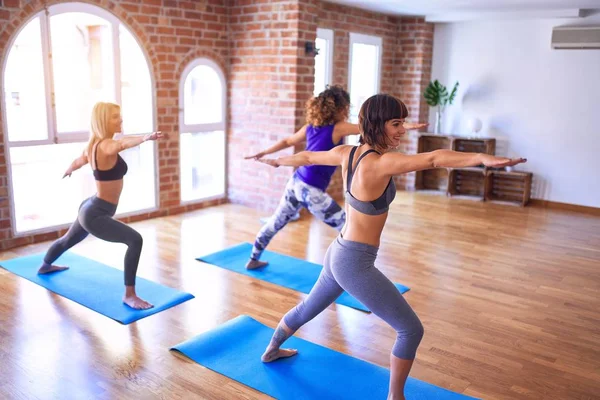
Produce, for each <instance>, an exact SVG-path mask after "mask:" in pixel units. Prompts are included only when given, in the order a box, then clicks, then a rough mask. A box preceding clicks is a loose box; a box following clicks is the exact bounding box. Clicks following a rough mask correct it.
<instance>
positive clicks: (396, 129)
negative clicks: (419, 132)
mask: <svg viewBox="0 0 600 400" xmlns="http://www.w3.org/2000/svg"><path fill="white" fill-rule="evenodd" d="M405 133H406V129H404V118H394V119H391V120H389V121H386V122H385V136H386V139H387V143H388V146H389V148H390V149H395V148H397V147H398V146H400V140H401V139H402V136H403V135H404V134H405Z"/></svg>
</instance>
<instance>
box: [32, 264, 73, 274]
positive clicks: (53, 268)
mask: <svg viewBox="0 0 600 400" xmlns="http://www.w3.org/2000/svg"><path fill="white" fill-rule="evenodd" d="M66 269H69V267H61V266H58V265H50V264H43V265H42V266H41V267H40V269H38V272H37V273H38V275H43V274H49V273H50V272H58V271H64V270H66Z"/></svg>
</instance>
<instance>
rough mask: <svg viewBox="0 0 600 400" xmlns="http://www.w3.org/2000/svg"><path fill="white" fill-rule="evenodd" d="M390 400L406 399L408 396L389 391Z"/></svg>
mask: <svg viewBox="0 0 600 400" xmlns="http://www.w3.org/2000/svg"><path fill="white" fill-rule="evenodd" d="M388 400H406V397H404V395H403V394H398V395H396V394H393V393H388Z"/></svg>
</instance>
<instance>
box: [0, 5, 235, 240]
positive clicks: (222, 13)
mask: <svg viewBox="0 0 600 400" xmlns="http://www.w3.org/2000/svg"><path fill="white" fill-rule="evenodd" d="M79 1H81V0H79ZM84 1H85V2H87V3H90V4H94V5H97V6H99V7H102V8H104V9H105V10H108V11H110V12H112V13H113V14H114V15H116V16H117V17H118V18H119V19H120V20H121V21H122V22H123V23H124V24H125V25H127V26H128V28H130V29H131V31H132V32H133V34H134V35H135V36H136V37H137V39H138V40H139V41H140V42H141V43H142V46H143V47H144V50H145V51H146V54H147V55H148V58H149V60H150V64H151V65H150V68H151V73H152V75H153V77H154V81H155V82H156V87H155V88H153V89H154V93H155V95H156V104H157V109H156V112H157V121H158V126H157V129H159V130H161V131H163V132H169V133H171V135H170V139H169V140H168V141H163V142H160V143H159V144H158V174H159V178H158V179H159V185H160V187H159V189H160V190H159V209H158V211H155V212H152V213H149V214H148V213H145V214H140V215H136V216H132V217H128V218H125V219H124V220H125V221H126V222H129V221H135V220H140V219H146V218H151V217H157V216H163V215H168V214H173V213H178V212H182V211H188V210H192V209H195V208H200V207H205V206H210V205H213V204H217V203H219V202H223V200H221V201H210V202H205V203H201V204H193V205H186V206H180V205H179V135H178V109H179V104H178V102H179V93H178V90H179V79H180V78H181V72H182V71H183V68H185V66H186V65H187V63H189V62H190V61H191V60H192V59H194V58H195V57H198V56H206V57H210V58H212V59H213V60H214V61H215V62H217V63H218V64H219V65H220V66H221V67H222V68H223V70H224V72H225V73H226V75H227V71H228V57H229V41H228V38H227V22H228V8H227V7H226V6H225V5H224V4H225V3H224V2H223V1H220V0H203V1H197V0H189V1H182V0H176V1H175V0H129V1H127V0H84ZM63 2H65V1H60V0H46V1H41V0H32V1H27V0H20V1H19V0H1V1H0V65H3V63H4V58H5V57H6V55H7V52H8V48H7V44H8V41H9V40H12V39H13V37H14V35H15V34H16V31H17V29H19V28H20V27H21V26H22V25H23V23H24V22H25V21H26V20H27V19H28V18H30V17H31V16H33V15H34V14H35V13H37V12H39V11H41V10H43V9H44V5H48V6H50V5H53V4H57V3H63ZM1 91H2V93H3V92H4V90H3V89H2V90H1ZM0 118H1V114H0ZM3 126H4V124H3V123H2V121H0V243H1V245H0V249H8V248H11V247H14V246H19V245H23V244H27V243H33V242H38V241H43V240H50V239H55V238H57V237H59V235H60V234H62V233H63V232H58V231H56V232H50V233H45V234H41V235H35V236H25V237H19V238H13V236H12V229H11V221H10V207H9V199H8V174H7V166H6V158H5V148H4V132H3Z"/></svg>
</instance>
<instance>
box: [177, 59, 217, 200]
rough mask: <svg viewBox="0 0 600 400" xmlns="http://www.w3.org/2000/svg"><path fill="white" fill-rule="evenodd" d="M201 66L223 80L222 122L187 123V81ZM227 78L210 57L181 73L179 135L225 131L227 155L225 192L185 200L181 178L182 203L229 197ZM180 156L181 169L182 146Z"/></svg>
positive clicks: (191, 65) (200, 60) (196, 61)
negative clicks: (210, 69)
mask: <svg viewBox="0 0 600 400" xmlns="http://www.w3.org/2000/svg"><path fill="white" fill-rule="evenodd" d="M199 66H207V67H210V68H212V70H213V71H215V72H216V73H217V76H218V77H219V80H220V81H221V88H222V96H221V121H220V122H213V123H207V124H190V125H188V124H186V123H185V82H186V80H187V78H188V76H189V75H190V73H191V72H192V71H193V70H194V69H195V68H196V67H199ZM226 107H227V80H226V78H225V73H224V72H223V70H222V69H221V67H220V66H219V64H217V63H216V62H215V61H213V60H211V59H210V58H208V57H198V58H196V59H194V60H192V61H191V62H190V63H188V65H187V66H186V67H185V68H184V70H183V72H182V74H181V78H180V80H179V121H178V122H179V135H181V134H183V133H190V134H197V133H200V134H201V133H209V132H214V131H223V142H224V143H223V145H224V149H225V155H224V159H225V165H224V166H223V167H224V169H225V171H224V172H225V173H224V182H223V188H224V190H223V193H222V194H218V195H214V196H207V197H200V198H196V199H191V200H183V197H182V195H183V190H182V182H181V179H180V180H179V202H180V204H181V205H188V204H197V203H201V202H205V201H210V200H217V199H224V198H226V197H227V164H228V161H227V130H226V127H227V108H226ZM180 147H181V140H180ZM179 154H180V156H179V157H180V158H179V168H180V169H181V148H180V152H179ZM179 176H180V177H181V171H180V173H179Z"/></svg>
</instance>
